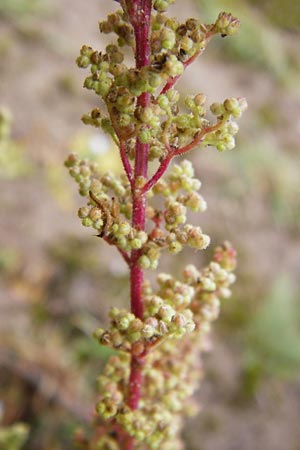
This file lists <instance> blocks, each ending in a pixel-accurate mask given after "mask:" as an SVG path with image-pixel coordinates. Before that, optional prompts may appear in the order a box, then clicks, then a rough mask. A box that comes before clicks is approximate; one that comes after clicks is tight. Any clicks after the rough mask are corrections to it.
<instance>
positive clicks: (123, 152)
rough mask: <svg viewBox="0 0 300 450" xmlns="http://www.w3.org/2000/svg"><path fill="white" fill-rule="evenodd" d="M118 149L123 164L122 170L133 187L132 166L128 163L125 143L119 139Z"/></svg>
mask: <svg viewBox="0 0 300 450" xmlns="http://www.w3.org/2000/svg"><path fill="white" fill-rule="evenodd" d="M119 150H120V156H121V160H122V164H123V167H124V171H125V173H126V176H127V178H128V181H129V183H130V185H131V188H133V174H132V167H131V165H130V162H129V159H128V156H127V154H126V145H125V143H124V141H121V140H120V146H119Z"/></svg>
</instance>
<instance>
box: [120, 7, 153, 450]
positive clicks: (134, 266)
mask: <svg viewBox="0 0 300 450" xmlns="http://www.w3.org/2000/svg"><path fill="white" fill-rule="evenodd" d="M127 7H128V13H129V17H130V20H131V24H132V26H133V29H134V34H135V42H136V53H135V57H136V68H137V69H141V68H142V67H144V66H148V65H149V64H150V39H149V32H150V25H151V8H152V1H151V0H128V1H127ZM149 103H150V94H148V93H146V92H144V93H142V94H141V95H140V96H139V98H138V101H137V107H141V106H142V107H146V106H148V105H149ZM148 152H149V145H148V144H142V143H141V142H140V141H139V139H137V142H136V148H135V164H134V176H133V189H132V192H133V212H132V226H133V227H134V228H137V229H139V230H145V222H146V196H145V194H141V195H137V192H135V186H134V183H135V181H136V180H137V178H138V177H145V178H146V177H147V168H148ZM140 256H141V251H140V250H133V251H132V253H131V264H130V293H131V312H132V313H133V314H135V316H136V317H138V318H140V319H142V318H143V312H144V311H143V310H144V308H143V292H142V289H143V282H144V272H143V270H142V269H141V267H140V266H139V264H138V260H139V257H140ZM144 361H145V358H144V357H142V356H139V357H138V356H135V355H132V356H131V366H130V378H129V387H128V398H127V404H128V406H129V407H130V408H132V409H137V408H138V405H139V400H140V396H141V388H142V382H143V366H144ZM124 445H125V446H124V450H132V449H133V448H134V439H133V438H130V439H128V441H127V442H126V443H125V444H124Z"/></svg>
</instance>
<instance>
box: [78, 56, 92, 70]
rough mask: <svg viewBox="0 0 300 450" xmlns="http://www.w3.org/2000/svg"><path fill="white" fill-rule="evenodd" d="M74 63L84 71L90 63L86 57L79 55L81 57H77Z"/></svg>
mask: <svg viewBox="0 0 300 450" xmlns="http://www.w3.org/2000/svg"><path fill="white" fill-rule="evenodd" d="M76 63H77V65H78V67H81V68H82V69H85V68H86V67H88V66H89V65H90V64H91V61H90V58H89V57H88V56H83V55H81V56H78V58H77V59H76Z"/></svg>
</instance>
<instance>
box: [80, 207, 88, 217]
mask: <svg viewBox="0 0 300 450" xmlns="http://www.w3.org/2000/svg"><path fill="white" fill-rule="evenodd" d="M89 213H90V208H89V207H88V206H82V207H81V208H79V210H78V217H79V218H80V219H84V218H86V217H88V215H89Z"/></svg>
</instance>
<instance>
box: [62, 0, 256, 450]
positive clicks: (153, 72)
mask: <svg viewBox="0 0 300 450" xmlns="http://www.w3.org/2000/svg"><path fill="white" fill-rule="evenodd" d="M173 1H174V0H154V1H153V10H154V11H153V13H152V16H151V31H150V37H149V38H150V50H151V58H150V63H149V64H148V65H144V66H143V67H141V68H140V69H137V68H136V67H128V66H127V65H126V63H125V59H127V53H126V47H129V48H131V49H132V51H133V54H135V51H136V49H135V29H134V25H133V23H132V21H131V8H132V7H133V6H132V5H133V4H134V2H133V1H132V0H120V1H119V3H120V4H121V6H122V9H120V10H118V11H116V12H115V13H113V14H110V15H109V16H108V17H107V19H106V20H105V21H103V22H100V24H99V29H100V31H101V32H102V33H105V34H108V33H114V34H116V35H117V40H116V42H115V43H113V44H109V45H107V46H106V49H105V52H99V51H95V50H93V49H92V48H91V47H89V46H86V45H84V46H83V47H82V48H81V51H80V56H79V57H78V58H77V64H78V66H79V67H82V68H89V70H90V73H89V75H88V76H87V78H86V79H85V81H84V87H85V88H87V89H89V90H92V91H94V92H95V93H96V94H97V95H98V96H99V97H100V98H101V100H102V104H103V107H102V108H100V107H97V108H94V109H93V110H92V111H91V112H90V113H88V114H85V115H84V116H83V118H82V120H83V122H84V123H85V124H89V125H93V126H95V127H97V128H101V129H102V130H103V131H104V132H106V133H109V135H110V136H111V137H112V139H113V140H114V142H115V143H116V144H117V146H118V147H119V151H120V156H121V160H122V163H123V167H124V174H122V175H121V176H117V175H114V174H113V173H110V172H109V173H102V172H101V170H100V168H99V167H98V166H97V164H96V163H94V162H92V163H90V162H88V161H87V160H81V159H80V158H79V157H78V156H77V155H75V154H71V155H69V157H68V158H67V160H66V162H65V165H66V166H67V167H68V169H69V173H70V175H71V176H72V177H73V178H74V179H75V181H76V183H77V184H78V187H79V193H80V194H81V195H82V196H83V197H86V204H85V205H83V206H82V207H81V208H80V209H79V211H78V216H79V218H80V220H81V221H82V224H83V225H84V226H85V227H92V228H94V229H95V230H96V232H97V235H98V236H99V237H101V238H102V239H104V240H105V241H106V242H107V243H108V244H110V245H113V246H115V247H116V248H117V249H118V251H119V252H120V254H121V255H122V257H123V258H124V260H125V261H126V263H127V264H128V266H129V268H131V266H132V264H133V262H134V263H136V262H137V264H138V265H139V267H140V268H141V269H143V270H144V269H156V268H157V266H158V262H159V258H160V256H161V254H162V252H163V251H164V250H167V251H168V252H169V253H171V254H177V253H179V252H181V251H182V250H183V249H184V247H185V246H189V247H191V248H193V249H196V250H203V249H206V248H207V247H208V245H209V244H210V238H209V236H208V235H207V234H205V233H203V231H202V229H201V227H200V226H194V225H191V224H188V223H187V213H188V211H189V210H190V211H192V212H202V211H204V210H205V209H206V206H207V205H206V202H205V200H204V198H203V197H202V196H201V194H199V190H200V188H201V182H200V181H199V180H198V179H197V178H195V176H194V175H195V174H194V169H193V166H192V164H191V162H189V161H188V160H181V162H179V163H178V164H173V165H172V166H171V168H170V170H169V172H168V174H167V175H166V170H167V168H168V167H169V165H170V163H171V161H172V159H173V158H174V157H176V156H180V155H184V154H185V153H187V152H188V151H189V150H191V149H193V148H194V147H196V146H199V147H200V148H204V147H207V146H214V147H216V148H217V149H218V150H219V151H224V150H231V149H233V148H234V146H235V137H234V136H235V135H236V133H237V132H238V125H237V123H236V119H238V118H239V117H240V116H241V114H242V113H243V112H244V110H245V109H246V107H247V103H246V100H245V99H244V98H228V99H226V100H225V101H224V102H222V103H213V104H211V105H210V106H209V107H208V105H207V98H206V96H205V95H204V94H203V93H198V94H196V95H194V96H191V95H189V96H187V97H186V98H185V99H184V100H183V101H182V100H181V98H180V95H179V93H178V91H177V90H176V89H175V88H174V85H175V83H176V81H177V80H178V78H179V77H180V76H181V75H182V74H183V72H184V70H185V68H186V67H187V66H188V65H189V64H191V63H192V62H193V61H194V60H195V58H196V57H197V56H198V55H201V54H202V53H203V51H204V50H205V48H206V46H207V44H208V42H209V41H210V39H211V38H212V37H213V36H214V35H217V34H220V35H221V36H222V37H225V36H227V35H228V36H230V35H233V34H235V33H236V32H237V31H238V29H239V21H238V19H236V18H234V17H233V16H232V15H231V14H228V13H225V12H222V13H220V14H219V16H218V18H217V20H216V21H215V22H214V23H213V24H210V25H205V24H202V23H201V22H200V20H198V19H188V20H186V21H185V22H184V23H179V22H178V21H177V19H175V18H169V17H167V16H166V15H165V14H164V12H165V11H166V10H167V8H168V6H169V4H171V3H173ZM145 94H146V95H147V96H148V97H147V98H148V101H147V102H146V103H145V105H144V104H143V102H140V101H139V99H140V96H142V95H145ZM137 143H139V144H141V145H146V146H147V151H148V160H149V161H154V163H156V169H154V171H153V173H152V175H151V176H150V177H149V178H147V177H144V176H136V174H135V172H134V164H133V162H134V161H136V156H137V155H136V151H137V148H138V146H137ZM154 165H155V164H154ZM141 196H144V197H145V199H146V211H145V214H146V222H147V224H146V228H145V229H141V227H139V226H134V225H133V221H132V218H133V208H134V202H136V200H137V199H138V198H140V197H141ZM157 197H160V201H159V202H157V200H156V199H157ZM157 205H159V206H157ZM136 255H137V260H133V256H134V257H136ZM235 265H236V254H235V251H234V249H233V248H232V246H231V245H230V244H229V243H228V242H227V243H225V244H224V245H223V246H222V247H218V248H217V249H216V250H215V253H214V257H213V261H212V262H211V263H210V264H209V265H208V266H207V267H206V268H205V269H203V270H198V269H197V268H196V267H195V266H193V265H188V266H187V267H186V268H185V269H184V271H183V274H182V279H180V280H179V279H176V278H175V277H173V276H172V275H169V274H165V273H160V274H159V275H158V277H157V287H156V288H154V287H152V285H151V283H150V282H149V281H144V283H143V304H144V312H143V315H142V317H137V316H136V315H135V314H134V313H133V312H130V311H127V310H126V309H118V308H115V307H113V308H112V309H111V311H110V315H109V317H110V325H109V327H108V328H107V329H102V328H99V329H97V330H96V331H95V333H94V336H95V338H96V339H97V341H98V342H99V343H100V344H101V345H105V346H108V347H111V348H112V349H114V350H116V351H117V352H118V353H117V354H116V355H114V356H112V357H111V358H110V359H109V361H108V363H107V365H106V367H105V369H104V372H103V374H102V375H101V376H100V377H99V379H98V382H99V400H98V402H97V406H96V411H97V419H96V424H97V426H98V432H97V433H96V435H95V437H94V438H93V439H92V440H91V441H90V442H88V440H84V439H83V440H82V441H81V448H84V449H88V450H95V449H98V450H121V448H123V446H122V443H124V442H128V437H129V439H130V438H131V439H134V443H135V448H136V449H144V448H150V449H156V448H158V447H159V448H160V449H161V450H171V449H172V450H173V449H181V448H182V444H181V442H180V430H181V427H182V416H183V414H192V413H193V412H195V408H194V407H193V405H192V401H191V396H192V395H193V393H194V391H195V389H196V388H197V386H198V384H199V380H200V379H201V378H202V374H203V372H202V368H201V364H200V361H199V357H198V353H199V350H201V349H204V347H205V342H206V339H207V334H208V333H209V332H210V328H211V323H212V322H213V321H214V320H215V319H216V318H217V317H218V314H219V309H220V300H222V299H226V298H228V297H229V296H230V294H231V291H230V287H231V284H232V283H233V282H234V281H235V276H234V274H233V271H234V269H235ZM132 358H135V361H140V363H141V367H142V371H143V385H142V386H141V397H140V401H139V407H138V409H135V408H131V407H130V405H129V404H128V385H129V382H130V370H131V369H130V361H132ZM103 423H105V424H106V425H105V427H104V428H103V426H102V425H103ZM99 426H100V428H99ZM99 430H101V432H99ZM124 445H125V444H124ZM125 447H126V449H127V448H132V447H131V446H130V445H128V446H125Z"/></svg>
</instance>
